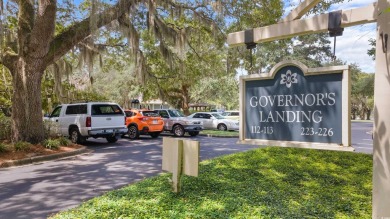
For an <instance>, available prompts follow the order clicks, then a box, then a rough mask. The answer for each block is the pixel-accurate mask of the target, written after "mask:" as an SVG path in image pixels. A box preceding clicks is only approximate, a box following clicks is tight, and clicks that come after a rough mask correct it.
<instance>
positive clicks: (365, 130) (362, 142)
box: [351, 122, 373, 154]
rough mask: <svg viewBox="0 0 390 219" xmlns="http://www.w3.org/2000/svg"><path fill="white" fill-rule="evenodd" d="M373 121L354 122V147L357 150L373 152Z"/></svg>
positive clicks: (352, 124) (367, 152) (352, 127)
mask: <svg viewBox="0 0 390 219" xmlns="http://www.w3.org/2000/svg"><path fill="white" fill-rule="evenodd" d="M372 129H373V123H372V122H352V123H351V132H352V147H354V148H355V152H358V153H366V154H372V152H373V148H372V144H373V142H372V135H371V134H372Z"/></svg>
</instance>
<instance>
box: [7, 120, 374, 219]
mask: <svg viewBox="0 0 390 219" xmlns="http://www.w3.org/2000/svg"><path fill="white" fill-rule="evenodd" d="M371 130H372V123H352V139H353V140H352V142H353V145H354V146H355V148H356V150H357V152H364V153H370V151H371V153H372V141H369V140H367V139H370V138H371V135H369V134H367V132H369V131H371ZM191 139H196V140H198V141H200V144H201V151H200V156H201V157H200V158H201V160H206V159H210V158H214V157H217V156H221V155H225V154H231V153H236V152H240V151H247V150H251V149H254V148H257V146H253V145H238V144H236V141H237V138H208V137H202V136H198V137H196V138H191ZM370 144H371V148H370ZM161 145H162V138H158V139H151V138H150V137H147V136H146V137H143V138H142V139H140V140H135V141H130V140H129V139H121V140H119V141H118V142H117V143H115V144H107V143H106V141H105V140H96V141H93V142H88V144H87V146H88V148H90V149H92V150H93V152H91V153H87V154H83V155H78V156H75V157H71V158H65V159H61V160H56V161H48V162H44V163H38V164H34V165H28V166H21V167H12V168H6V169H0V218H1V219H17V218H28V219H32V218H34V219H35V218H47V217H48V216H49V215H50V214H53V213H56V212H59V211H61V210H64V209H69V208H72V207H75V206H77V205H79V204H80V203H81V202H83V201H85V200H88V199H90V198H92V197H94V196H98V195H101V194H103V193H104V192H106V191H109V190H113V189H116V188H120V187H123V186H125V185H127V184H130V183H133V182H136V181H139V180H142V179H144V178H145V177H150V176H154V175H157V174H159V173H161V151H162V149H161Z"/></svg>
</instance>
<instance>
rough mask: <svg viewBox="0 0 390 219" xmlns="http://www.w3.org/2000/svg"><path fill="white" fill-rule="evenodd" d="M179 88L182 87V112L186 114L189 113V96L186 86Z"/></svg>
mask: <svg viewBox="0 0 390 219" xmlns="http://www.w3.org/2000/svg"><path fill="white" fill-rule="evenodd" d="M181 88H182V96H183V103H182V108H183V113H184V115H186V116H188V115H190V97H189V93H188V87H187V86H185V85H183V86H182V87H181Z"/></svg>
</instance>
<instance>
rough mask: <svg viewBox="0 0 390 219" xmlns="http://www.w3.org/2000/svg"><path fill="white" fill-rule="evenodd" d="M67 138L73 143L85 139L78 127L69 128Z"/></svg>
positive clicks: (83, 141)
mask: <svg viewBox="0 0 390 219" xmlns="http://www.w3.org/2000/svg"><path fill="white" fill-rule="evenodd" d="M69 138H70V141H71V142H72V143H73V144H83V143H85V141H86V138H85V137H83V136H81V134H80V131H79V129H78V128H75V127H74V128H71V129H70V131H69Z"/></svg>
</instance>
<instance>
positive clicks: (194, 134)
mask: <svg viewBox="0 0 390 219" xmlns="http://www.w3.org/2000/svg"><path fill="white" fill-rule="evenodd" d="M188 134H189V135H190V136H192V137H195V136H197V135H199V132H188Z"/></svg>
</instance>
